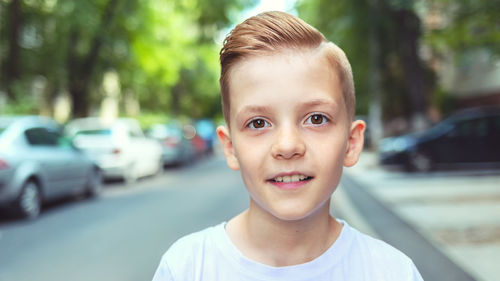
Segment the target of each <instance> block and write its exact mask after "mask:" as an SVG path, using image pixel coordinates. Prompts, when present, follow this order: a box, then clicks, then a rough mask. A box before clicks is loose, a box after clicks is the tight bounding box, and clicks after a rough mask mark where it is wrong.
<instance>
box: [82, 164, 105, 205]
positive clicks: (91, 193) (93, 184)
mask: <svg viewBox="0 0 500 281" xmlns="http://www.w3.org/2000/svg"><path fill="white" fill-rule="evenodd" d="M101 192H102V172H101V170H100V169H97V168H94V169H92V172H90V175H89V178H88V179H87V189H86V190H85V193H86V196H87V197H89V198H94V197H97V196H99V194H101Z"/></svg>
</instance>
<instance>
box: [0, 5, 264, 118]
mask: <svg viewBox="0 0 500 281" xmlns="http://www.w3.org/2000/svg"><path fill="white" fill-rule="evenodd" d="M254 2H255V1H253V0H232V1H226V0H217V1H209V0H120V1H118V0H72V1H62V0H0V4H1V6H0V64H1V65H0V66H1V68H0V69H1V75H0V83H1V84H0V93H4V94H5V95H6V97H7V99H8V102H9V104H10V105H11V108H25V107H17V106H15V104H18V103H20V102H22V103H25V102H26V100H32V101H33V102H32V103H31V104H33V107H32V108H31V109H28V110H26V109H24V111H30V112H33V113H35V112H37V111H38V112H41V111H45V112H47V113H48V114H51V106H52V105H53V103H54V100H55V99H56V97H57V96H58V95H60V94H61V93H64V92H66V93H68V94H69V96H70V97H71V100H72V115H73V117H81V116H86V115H89V114H91V113H92V112H93V111H94V109H96V108H98V107H99V104H100V102H101V101H102V100H103V99H104V98H105V94H106V93H105V91H104V90H103V87H102V85H103V77H104V75H105V73H107V72H110V71H112V72H114V73H117V74H118V77H119V82H120V90H121V98H122V102H123V103H125V99H126V98H132V99H135V100H138V101H139V102H140V105H141V108H142V109H143V110H145V111H156V112H164V113H165V114H171V113H178V114H186V115H196V116H194V117H200V116H207V115H214V114H215V111H214V110H213V107H214V106H215V105H216V104H218V86H217V76H218V62H217V50H218V46H217V44H216V43H215V37H216V36H218V34H219V32H221V30H222V29H223V28H225V27H227V26H228V25H229V24H230V20H229V17H230V15H231V14H232V13H234V12H235V11H238V10H241V9H243V8H244V7H246V6H248V5H251V4H253V3H254ZM34 88H37V89H38V90H37V91H35V90H34ZM38 101H40V102H38ZM215 107H217V106H215Z"/></svg>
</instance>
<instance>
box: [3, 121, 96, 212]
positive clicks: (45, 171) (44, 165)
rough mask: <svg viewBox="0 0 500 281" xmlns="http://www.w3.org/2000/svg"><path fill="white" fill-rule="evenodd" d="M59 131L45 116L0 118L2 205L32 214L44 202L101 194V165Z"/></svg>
mask: <svg viewBox="0 0 500 281" xmlns="http://www.w3.org/2000/svg"><path fill="white" fill-rule="evenodd" d="M60 132H61V128H60V126H59V124H57V123H56V122H55V121H54V120H52V119H49V118H45V117H40V116H21V117H5V116H1V117H0V207H3V208H7V209H10V210H14V211H15V212H16V213H17V214H18V215H20V216H22V217H25V218H35V217H37V216H38V215H39V213H40V211H41V207H42V204H43V203H44V202H46V201H49V200H52V199H56V198H60V197H63V196H68V195H76V194H85V195H88V196H90V197H94V196H96V195H98V194H99V193H100V191H101V189H102V176H101V171H100V169H99V168H98V166H97V165H96V164H95V163H94V162H93V161H92V160H91V159H90V158H88V157H87V156H86V155H85V154H84V153H82V152H81V151H80V150H78V149H77V148H75V147H74V146H73V145H72V143H71V141H69V140H68V139H67V138H65V137H63V136H62V135H61V133H60Z"/></svg>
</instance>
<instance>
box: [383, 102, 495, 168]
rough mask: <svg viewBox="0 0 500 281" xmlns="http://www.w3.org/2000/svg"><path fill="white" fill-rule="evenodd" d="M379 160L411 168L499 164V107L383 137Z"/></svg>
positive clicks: (470, 110) (463, 112) (493, 165)
mask: <svg viewBox="0 0 500 281" xmlns="http://www.w3.org/2000/svg"><path fill="white" fill-rule="evenodd" d="M379 156H380V162H381V164H383V165H403V166H404V167H406V169H408V170H410V171H429V170H432V169H435V168H438V167H444V166H447V167H451V166H464V167H465V166H466V167H472V166H480V167H486V166H487V167H499V166H500V107H487V108H473V109H468V110H464V111H462V112H460V113H457V114H455V115H452V116H451V117H449V118H448V119H446V120H444V121H442V122H441V123H439V124H437V125H436V126H435V127H433V128H431V129H429V130H427V131H425V132H423V133H418V134H410V135H404V136H399V137H393V138H386V139H383V140H382V141H381V144H380V148H379Z"/></svg>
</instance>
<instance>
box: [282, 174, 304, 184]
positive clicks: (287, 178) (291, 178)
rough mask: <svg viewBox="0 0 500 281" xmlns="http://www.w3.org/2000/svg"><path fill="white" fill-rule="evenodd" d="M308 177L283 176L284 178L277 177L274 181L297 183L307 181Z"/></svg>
mask: <svg viewBox="0 0 500 281" xmlns="http://www.w3.org/2000/svg"><path fill="white" fill-rule="evenodd" d="M306 178H307V176H304V175H292V176H283V177H276V178H275V179H274V181H276V182H285V183H288V182H297V181H301V180H305V179H306Z"/></svg>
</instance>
